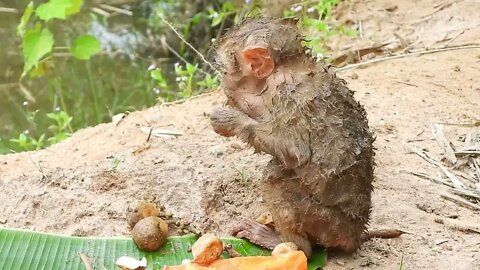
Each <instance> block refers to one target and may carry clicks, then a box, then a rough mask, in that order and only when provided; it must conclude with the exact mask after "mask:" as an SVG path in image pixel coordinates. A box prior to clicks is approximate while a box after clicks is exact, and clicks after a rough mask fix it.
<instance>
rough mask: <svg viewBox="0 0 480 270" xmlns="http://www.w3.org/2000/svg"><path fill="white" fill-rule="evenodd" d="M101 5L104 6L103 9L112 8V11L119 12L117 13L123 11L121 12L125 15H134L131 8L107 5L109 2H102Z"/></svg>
mask: <svg viewBox="0 0 480 270" xmlns="http://www.w3.org/2000/svg"><path fill="white" fill-rule="evenodd" d="M100 7H102V8H103V9H106V10H110V11H113V12H117V13H121V14H124V15H127V16H132V15H133V13H132V12H131V11H130V10H127V9H123V8H118V7H114V6H111V5H107V4H100Z"/></svg>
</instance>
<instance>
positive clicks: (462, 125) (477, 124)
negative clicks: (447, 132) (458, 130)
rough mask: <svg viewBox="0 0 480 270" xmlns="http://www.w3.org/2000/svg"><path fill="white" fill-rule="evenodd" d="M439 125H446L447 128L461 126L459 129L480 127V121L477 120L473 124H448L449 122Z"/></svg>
mask: <svg viewBox="0 0 480 270" xmlns="http://www.w3.org/2000/svg"><path fill="white" fill-rule="evenodd" d="M439 124H442V125H446V126H459V127H480V120H476V121H475V122H473V123H447V122H439Z"/></svg>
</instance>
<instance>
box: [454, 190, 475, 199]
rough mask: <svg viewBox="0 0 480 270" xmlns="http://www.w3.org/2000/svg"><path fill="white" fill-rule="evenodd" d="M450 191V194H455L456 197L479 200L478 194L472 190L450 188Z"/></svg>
mask: <svg viewBox="0 0 480 270" xmlns="http://www.w3.org/2000/svg"><path fill="white" fill-rule="evenodd" d="M450 191H451V192H452V193H455V194H457V195H462V196H467V197H470V198H474V199H477V200H480V192H477V191H474V190H466V189H458V188H452V189H450Z"/></svg>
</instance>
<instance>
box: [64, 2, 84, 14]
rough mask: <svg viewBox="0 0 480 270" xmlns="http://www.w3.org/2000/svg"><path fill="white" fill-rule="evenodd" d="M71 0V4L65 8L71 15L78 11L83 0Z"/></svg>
mask: <svg viewBox="0 0 480 270" xmlns="http://www.w3.org/2000/svg"><path fill="white" fill-rule="evenodd" d="M71 2H72V5H71V6H70V7H69V8H67V10H66V14H67V15H73V14H76V13H78V12H80V9H81V8H82V5H83V2H84V0H71Z"/></svg>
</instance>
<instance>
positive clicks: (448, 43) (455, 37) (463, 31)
mask: <svg viewBox="0 0 480 270" xmlns="http://www.w3.org/2000/svg"><path fill="white" fill-rule="evenodd" d="M467 30H469V29H463V30H462V31H461V32H460V33H458V34H457V35H456V36H454V37H453V38H452V39H450V40H449V41H448V42H447V43H445V45H443V46H445V47H447V46H448V45H450V43H452V42H453V41H455V39H457V38H458V37H459V36H461V35H463V33H465V31H467Z"/></svg>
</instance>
